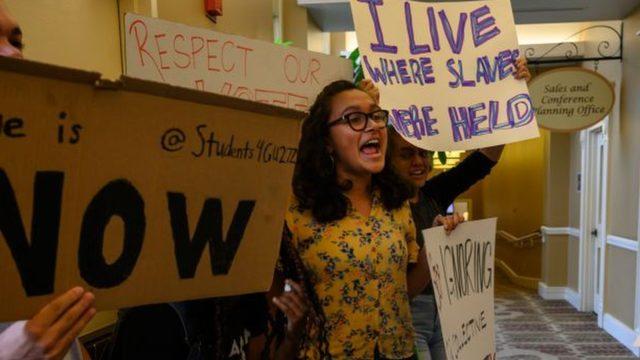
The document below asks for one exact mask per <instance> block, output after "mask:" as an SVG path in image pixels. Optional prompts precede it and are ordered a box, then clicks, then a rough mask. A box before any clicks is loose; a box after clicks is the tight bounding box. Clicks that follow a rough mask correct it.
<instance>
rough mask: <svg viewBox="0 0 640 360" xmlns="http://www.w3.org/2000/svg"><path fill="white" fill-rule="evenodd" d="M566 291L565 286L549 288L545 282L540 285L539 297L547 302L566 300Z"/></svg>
mask: <svg viewBox="0 0 640 360" xmlns="http://www.w3.org/2000/svg"><path fill="white" fill-rule="evenodd" d="M566 290H567V288H565V287H564V286H547V284H545V283H543V282H539V283H538V295H540V297H541V298H543V299H545V300H565V294H566V292H567V291H566Z"/></svg>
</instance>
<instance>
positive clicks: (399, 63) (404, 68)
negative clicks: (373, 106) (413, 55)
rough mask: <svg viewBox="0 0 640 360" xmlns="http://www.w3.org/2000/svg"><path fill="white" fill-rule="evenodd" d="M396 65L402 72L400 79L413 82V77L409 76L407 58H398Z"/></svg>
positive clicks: (406, 82)
mask: <svg viewBox="0 0 640 360" xmlns="http://www.w3.org/2000/svg"><path fill="white" fill-rule="evenodd" d="M396 65H397V66H398V73H400V81H401V82H402V83H403V84H409V83H411V77H410V76H409V72H408V71H407V60H405V59H400V60H396Z"/></svg>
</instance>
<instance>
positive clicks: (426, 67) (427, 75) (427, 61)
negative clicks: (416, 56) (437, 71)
mask: <svg viewBox="0 0 640 360" xmlns="http://www.w3.org/2000/svg"><path fill="white" fill-rule="evenodd" d="M420 68H421V69H422V77H424V82H425V83H427V84H433V83H434V82H436V78H435V77H433V65H432V64H431V58H428V57H421V58H420Z"/></svg>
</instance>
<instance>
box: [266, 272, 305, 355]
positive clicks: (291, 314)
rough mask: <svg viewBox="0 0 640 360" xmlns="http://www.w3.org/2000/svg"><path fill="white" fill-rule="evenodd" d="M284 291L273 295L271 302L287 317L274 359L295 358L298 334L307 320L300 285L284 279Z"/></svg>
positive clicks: (298, 343)
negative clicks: (282, 336) (278, 294)
mask: <svg viewBox="0 0 640 360" xmlns="http://www.w3.org/2000/svg"><path fill="white" fill-rule="evenodd" d="M284 290H285V291H284V292H283V293H282V294H281V295H280V296H275V297H273V303H274V305H276V307H278V309H279V310H280V311H282V312H283V313H284V315H285V316H286V317H287V328H286V331H285V335H284V339H283V341H282V343H280V345H279V346H278V348H277V349H276V356H275V358H276V360H287V359H295V358H296V357H297V355H298V349H299V347H300V340H301V338H300V334H301V333H302V332H303V331H304V328H305V326H306V322H307V313H308V311H309V307H308V306H307V301H306V297H305V295H304V291H303V290H302V288H301V287H300V285H298V284H296V283H295V282H293V281H291V280H286V285H285V289H284Z"/></svg>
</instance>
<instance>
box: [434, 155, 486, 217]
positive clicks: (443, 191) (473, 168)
mask: <svg viewBox="0 0 640 360" xmlns="http://www.w3.org/2000/svg"><path fill="white" fill-rule="evenodd" d="M495 165H496V163H495V162H494V161H492V160H491V159H490V158H489V157H487V156H486V155H484V153H482V152H480V151H474V152H473V153H471V155H469V156H467V158H465V159H464V160H462V161H461V162H460V163H458V164H457V165H456V166H455V167H454V168H452V169H450V170H448V171H445V172H443V173H441V174H438V175H437V176H435V177H433V178H431V179H429V180H427V182H426V183H425V185H424V186H423V187H422V189H421V191H423V193H425V194H426V195H428V196H429V197H432V198H433V199H434V200H435V201H436V203H437V204H438V207H439V208H440V209H441V211H443V212H444V210H446V208H447V207H448V206H449V205H451V203H452V202H453V200H454V199H455V198H456V197H458V195H460V194H462V193H463V192H465V191H467V189H469V188H470V187H471V186H472V185H473V184H475V183H476V182H478V181H480V180H482V179H483V178H484V177H485V176H487V175H489V173H490V172H491V169H492V168H493V167H494V166H495Z"/></svg>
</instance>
